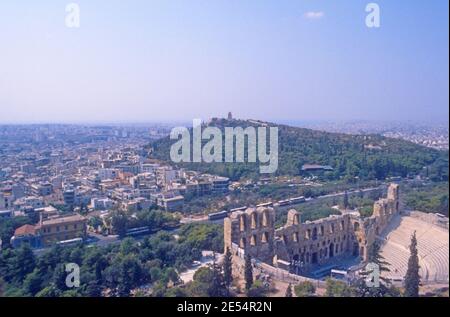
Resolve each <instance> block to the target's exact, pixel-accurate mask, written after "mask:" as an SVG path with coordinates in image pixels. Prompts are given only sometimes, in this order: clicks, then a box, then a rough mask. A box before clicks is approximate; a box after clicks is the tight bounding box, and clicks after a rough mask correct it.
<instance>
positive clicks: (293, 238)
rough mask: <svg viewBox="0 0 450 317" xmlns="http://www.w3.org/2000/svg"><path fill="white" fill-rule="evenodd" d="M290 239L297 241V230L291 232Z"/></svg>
mask: <svg viewBox="0 0 450 317" xmlns="http://www.w3.org/2000/svg"><path fill="white" fill-rule="evenodd" d="M292 240H293V241H294V242H298V233H297V232H294V233H293V234H292Z"/></svg>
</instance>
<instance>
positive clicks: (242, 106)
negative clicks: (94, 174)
mask: <svg viewBox="0 0 450 317" xmlns="http://www.w3.org/2000/svg"><path fill="white" fill-rule="evenodd" d="M76 3H77V4H78V5H79V7H80V22H81V25H80V28H68V27H67V26H66V25H65V18H66V15H67V13H66V12H65V8H66V5H67V2H66V1H43V2H41V3H39V4H38V3H34V2H31V1H30V2H22V3H20V4H19V3H14V2H9V3H2V4H0V10H1V12H2V15H3V16H2V19H1V20H0V38H2V39H3V44H4V48H3V52H2V56H3V58H2V59H1V60H0V69H2V75H1V76H0V109H2V116H1V118H0V123H2V124H8V123H99V124H102V123H144V122H180V121H181V122H190V121H191V120H192V119H193V118H201V119H204V120H207V119H208V118H211V117H217V116H219V117H220V116H223V115H224V114H225V113H227V112H228V111H232V112H233V115H234V116H235V117H237V118H243V119H247V118H255V119H261V120H266V121H271V122H286V121H292V120H294V121H302V120H305V121H347V120H371V121H379V120H382V121H383V120H387V121H426V122H436V121H439V122H442V121H448V119H447V118H448V102H449V94H448V84H449V81H448V2H446V1H436V2H433V3H429V4H428V3H420V2H407V1H396V2H395V3H392V2H388V1H377V2H376V3H377V4H378V5H379V7H380V10H381V11H380V14H381V16H380V21H381V26H380V28H368V27H367V26H366V24H365V19H366V16H367V14H368V13H367V12H366V11H365V8H366V5H367V3H368V1H359V0H358V1H352V2H351V3H345V4H343V3H340V2H337V1H335V2H329V1H320V0H318V1H282V2H277V4H276V5H275V4H274V3H273V2H270V1H258V2H256V1H244V2H243V1H208V2H205V1H192V2H190V3H189V4H187V3H183V2H181V1H152V2H151V3H147V2H143V1H137V0H136V1H132V2H127V4H124V3H120V2H119V1H108V2H105V1H99V2H96V3H91V2H88V1H76ZM30 53H32V54H30Z"/></svg>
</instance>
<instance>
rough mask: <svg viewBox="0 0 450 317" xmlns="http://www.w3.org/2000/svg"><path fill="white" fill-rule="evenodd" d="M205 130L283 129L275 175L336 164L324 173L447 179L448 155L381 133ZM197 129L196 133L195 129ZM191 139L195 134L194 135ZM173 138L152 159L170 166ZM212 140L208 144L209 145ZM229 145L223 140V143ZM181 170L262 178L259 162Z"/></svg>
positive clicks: (228, 123) (159, 144)
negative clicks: (420, 176) (315, 166)
mask: <svg viewBox="0 0 450 317" xmlns="http://www.w3.org/2000/svg"><path fill="white" fill-rule="evenodd" d="M206 126H211V127H218V128H220V129H221V130H222V131H224V128H225V127H238V126H239V127H242V128H246V127H249V126H253V127H258V126H271V127H278V131H279V167H278V170H277V172H276V174H275V175H291V176H293V175H300V174H301V173H305V171H302V167H303V166H304V165H311V164H313V165H323V166H331V167H332V168H333V170H332V171H330V170H327V171H323V172H320V176H321V177H324V178H326V179H330V180H333V179H340V178H343V177H344V178H355V177H359V178H360V179H385V178H386V177H393V176H401V177H406V176H413V175H417V174H419V173H420V174H422V175H424V176H428V177H430V178H432V179H435V180H448V151H444V152H442V151H437V150H434V149H430V148H426V147H424V146H420V145H416V144H414V143H411V142H408V141H404V140H399V139H392V138H387V137H383V136H380V135H348V134H340V133H329V132H322V131H316V130H311V129H305V128H297V127H291V126H287V125H278V124H273V123H265V122H260V121H256V120H245V121H244V120H227V119H213V120H211V121H210V122H208V123H207V124H205V125H204V127H203V128H205V127H206ZM191 130H192V129H191ZM191 135H192V133H191ZM175 142H176V140H170V138H169V137H165V138H163V139H159V140H157V141H154V142H153V143H151V144H150V145H149V148H151V152H152V153H151V157H152V158H155V159H159V160H163V161H167V162H169V163H170V147H171V145H172V144H173V143H175ZM206 142H207V141H204V143H206ZM223 143H224V142H223ZM177 165H178V166H180V167H186V168H189V169H192V170H197V171H201V172H207V173H212V174H218V175H222V176H227V177H230V178H231V179H233V180H238V179H240V178H259V177H265V176H267V175H264V174H260V173H259V165H260V164H259V162H257V163H181V164H177Z"/></svg>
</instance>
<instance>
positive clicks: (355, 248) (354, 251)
mask: <svg viewBox="0 0 450 317" xmlns="http://www.w3.org/2000/svg"><path fill="white" fill-rule="evenodd" d="M352 254H353V256H358V255H359V245H358V243H356V242H355V243H353V252H352Z"/></svg>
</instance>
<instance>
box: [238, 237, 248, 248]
mask: <svg viewBox="0 0 450 317" xmlns="http://www.w3.org/2000/svg"><path fill="white" fill-rule="evenodd" d="M246 245H247V241H246V240H245V238H244V237H242V238H241V241H240V242H239V246H240V247H241V248H242V249H244V248H245V247H246Z"/></svg>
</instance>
